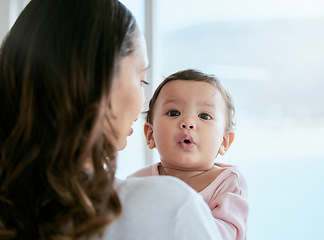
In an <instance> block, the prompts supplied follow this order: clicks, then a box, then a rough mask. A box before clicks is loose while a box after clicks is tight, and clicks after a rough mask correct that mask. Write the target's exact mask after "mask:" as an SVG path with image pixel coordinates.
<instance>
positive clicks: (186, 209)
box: [93, 176, 222, 240]
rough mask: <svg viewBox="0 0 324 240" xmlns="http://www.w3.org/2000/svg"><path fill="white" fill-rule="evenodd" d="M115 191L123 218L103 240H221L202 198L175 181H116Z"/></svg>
mask: <svg viewBox="0 0 324 240" xmlns="http://www.w3.org/2000/svg"><path fill="white" fill-rule="evenodd" d="M116 190H117V192H118V195H119V198H120V200H121V204H122V215H121V216H120V218H119V219H118V220H116V221H115V222H114V223H112V224H111V225H110V226H108V227H107V229H106V230H105V232H104V235H103V238H102V239H104V240H108V239H109V240H111V239H113V240H146V239H147V240H173V239H179V240H187V239H188V240H205V239H215V240H216V239H222V238H221V237H220V234H219V229H218V228H217V226H216V225H215V222H214V218H213V216H212V214H211V212H210V210H209V208H208V206H207V204H206V203H205V202H204V201H203V199H202V197H201V196H200V195H199V194H198V193H196V192H195V191H194V190H193V189H191V188H190V187H189V186H188V185H186V184H185V183H184V182H182V181H181V180H179V179H177V178H174V177H169V176H152V177H144V178H143V177H139V178H130V179H126V180H124V181H120V180H119V181H118V182H117V184H116ZM94 239H99V238H93V240H94Z"/></svg>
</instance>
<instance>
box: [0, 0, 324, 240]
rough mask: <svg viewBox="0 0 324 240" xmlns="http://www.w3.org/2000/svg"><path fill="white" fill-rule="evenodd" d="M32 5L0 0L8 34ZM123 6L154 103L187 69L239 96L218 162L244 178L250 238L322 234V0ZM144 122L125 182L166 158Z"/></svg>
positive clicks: (126, 155)
mask: <svg viewBox="0 0 324 240" xmlns="http://www.w3.org/2000/svg"><path fill="white" fill-rule="evenodd" d="M28 2H29V1H28V0H1V2H0V11H1V12H0V16H1V19H0V20H1V21H0V24H1V25H0V34H1V35H0V37H1V39H2V38H3V37H4V35H5V34H6V32H7V31H8V29H9V28H10V27H11V26H12V24H13V23H14V21H15V19H16V18H17V16H18V14H19V12H20V11H21V10H22V8H23V7H24V6H25V5H26V4H27V3H28ZM122 2H123V3H124V4H125V5H126V6H128V7H129V8H130V9H131V10H132V11H133V13H134V15H135V16H136V18H137V21H138V24H139V26H140V28H141V30H142V31H143V32H144V33H145V36H146V40H147V45H148V54H149V58H150V63H151V66H152V67H151V69H150V72H149V75H148V79H147V80H148V82H150V85H149V86H148V87H147V88H146V89H145V91H146V97H147V100H149V99H150V97H151V96H152V93H153V91H154V89H155V88H156V87H157V85H158V84H159V83H160V82H161V81H162V80H163V78H164V77H166V76H168V75H169V74H171V73H174V72H176V71H179V70H183V69H187V68H195V69H199V70H201V71H204V72H206V73H210V74H215V75H216V76H217V77H218V78H219V80H220V81H221V83H222V85H223V86H224V87H225V88H226V89H227V90H228V91H229V92H230V93H231V95H232V97H233V98H234V102H235V106H236V123H237V130H236V136H235V140H234V143H233V144H232V146H231V148H230V149H229V151H228V153H227V154H226V155H225V156H222V157H220V158H218V159H216V161H218V162H224V163H230V164H235V165H238V166H239V167H240V169H241V170H242V172H243V174H244V175H245V177H246V178H247V181H248V185H249V201H250V207H251V210H250V217H249V230H248V234H247V236H248V239H249V240H260V239H262V240H270V239H271V240H272V239H276V240H279V239H280V240H281V239H282V240H284V239H298V240H299V239H300V240H302V239H307V240H310V239H312V240H313V239H314V240H317V239H324V238H323V233H322V232H321V230H322V227H324V226H323V220H322V217H323V216H324V206H323V203H324V187H323V184H324V141H323V136H324V107H323V105H324V93H323V92H324V66H323V64H324V1H322V0H227V1H222V0H199V1H198V0H122ZM145 108H146V107H145ZM144 110H145V109H144ZM143 123H144V119H143V117H140V118H139V120H138V121H137V122H136V123H135V124H134V130H135V133H134V134H133V135H132V136H131V137H129V138H128V146H127V148H126V149H125V150H123V151H121V152H120V153H119V157H118V158H119V159H118V170H117V176H118V177H119V178H121V179H124V178H126V177H127V176H128V175H129V174H131V173H132V172H134V171H136V170H138V169H139V168H141V167H143V166H145V165H147V164H150V163H153V162H157V161H159V158H158V154H157V152H156V151H150V150H148V149H147V147H146V146H145V141H144V137H143Z"/></svg>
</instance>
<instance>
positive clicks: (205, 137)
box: [153, 80, 227, 170]
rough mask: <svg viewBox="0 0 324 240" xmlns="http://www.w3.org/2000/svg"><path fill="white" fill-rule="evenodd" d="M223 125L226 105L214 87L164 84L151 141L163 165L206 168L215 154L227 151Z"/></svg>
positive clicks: (157, 102) (208, 85)
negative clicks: (152, 140)
mask: <svg viewBox="0 0 324 240" xmlns="http://www.w3.org/2000/svg"><path fill="white" fill-rule="evenodd" d="M225 126H226V120H225V103H224V100H223V98H222V96H221V94H220V93H219V92H218V91H217V88H216V87H215V86H213V85H212V84H210V83H208V82H197V81H188V80H186V81H184V80H174V81H171V82H169V83H167V84H166V85H165V86H164V87H163V88H162V90H161V92H160V94H159V96H158V98H157V101H156V103H155V106H154V114H153V138H154V142H155V146H156V147H157V149H158V151H159V153H160V156H161V161H162V164H163V166H165V167H173V168H180V169H186V170H204V169H209V168H210V167H211V166H212V165H213V163H214V160H215V156H216V155H217V152H220V153H221V154H223V152H222V150H224V149H223V148H224V147H226V148H227V146H224V140H225V138H226V131H225ZM225 145H226V143H225ZM226 150H227V149H226Z"/></svg>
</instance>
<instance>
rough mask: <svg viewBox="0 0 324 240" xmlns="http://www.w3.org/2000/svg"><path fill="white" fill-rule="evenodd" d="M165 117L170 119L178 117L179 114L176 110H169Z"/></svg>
mask: <svg viewBox="0 0 324 240" xmlns="http://www.w3.org/2000/svg"><path fill="white" fill-rule="evenodd" d="M167 115H168V116H170V117H178V116H180V115H181V113H180V112H179V111H178V110H171V111H169V112H167Z"/></svg>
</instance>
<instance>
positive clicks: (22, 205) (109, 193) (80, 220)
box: [0, 0, 218, 239]
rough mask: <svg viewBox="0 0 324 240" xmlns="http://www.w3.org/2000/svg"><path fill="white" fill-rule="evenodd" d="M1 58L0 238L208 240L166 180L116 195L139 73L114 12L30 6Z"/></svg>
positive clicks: (136, 40) (199, 217) (205, 222)
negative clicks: (118, 156)
mask: <svg viewBox="0 0 324 240" xmlns="http://www.w3.org/2000/svg"><path fill="white" fill-rule="evenodd" d="M0 54H1V55H0V124H1V127H0V151H1V158H0V239H77V238H84V237H85V238H94V237H96V236H100V237H103V238H105V239H174V238H176V237H178V236H181V237H180V239H195V236H199V239H214V237H215V236H216V237H217V234H218V233H217V229H215V227H214V225H213V220H212V216H211V214H210V213H209V211H208V208H207V207H206V205H204V204H203V202H202V200H201V199H200V198H199V197H198V196H197V195H196V194H195V193H194V192H193V191H192V190H191V189H189V188H187V187H186V186H184V185H183V184H182V183H180V182H178V181H177V180H175V179H172V178H158V179H156V178H152V179H147V178H146V179H137V180H131V181H124V182H121V183H116V184H115V169H116V151H118V150H121V149H123V148H124V147H125V146H126V138H127V136H128V135H129V134H131V131H132V130H131V125H132V123H133V121H135V120H136V119H137V116H138V114H139V112H140V110H141V108H142V106H143V104H144V96H143V92H142V84H143V83H145V74H146V71H147V68H148V59H147V54H146V46H145V40H144V38H143V36H142V34H141V33H140V31H139V29H138V27H137V25H136V21H135V19H134V17H133V15H132V14H131V13H130V11H129V10H128V9H127V8H125V6H123V5H122V4H121V3H119V2H118V1H116V0H32V1H31V2H30V3H29V4H28V5H27V7H26V8H25V9H24V11H23V12H22V13H21V15H20V16H19V18H18V19H17V21H16V23H15V24H14V26H13V28H12V29H11V30H10V32H9V33H8V35H7V37H6V39H5V40H4V42H3V44H2V47H1V53H0ZM156 184H159V188H156ZM176 194H177V195H176ZM170 203H172V204H170ZM162 204H163V205H162ZM193 226H194V227H193ZM196 232H197V233H199V235H198V234H196V235H195V233H196ZM102 234H104V235H102ZM187 236H188V237H187ZM202 236H203V237H202ZM215 239H217V238H215Z"/></svg>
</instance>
